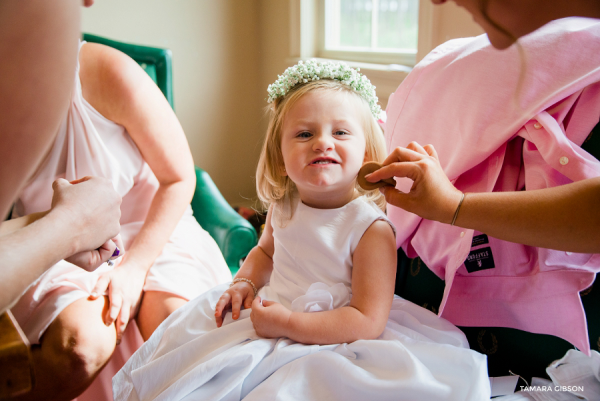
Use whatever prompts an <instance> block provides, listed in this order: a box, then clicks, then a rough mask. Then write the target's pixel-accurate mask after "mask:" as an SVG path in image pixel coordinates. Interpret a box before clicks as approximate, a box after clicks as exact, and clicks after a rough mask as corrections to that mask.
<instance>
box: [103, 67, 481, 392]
mask: <svg viewBox="0 0 600 401" xmlns="http://www.w3.org/2000/svg"><path fill="white" fill-rule="evenodd" d="M269 94H270V99H269V100H270V104H271V108H270V112H271V119H270V124H269V128H268V131H267V138H266V140H265V144H264V147H263V150H262V154H261V157H260V161H259V166H258V170H257V177H258V178H257V189H258V194H259V197H260V198H261V200H263V202H265V203H268V204H269V205H270V207H269V212H268V215H267V221H266V224H265V230H264V232H263V234H262V236H261V239H260V242H259V244H258V246H257V247H255V248H254V249H253V250H252V252H251V253H250V254H249V255H248V258H247V259H246V261H245V262H244V265H243V266H242V268H241V269H240V271H239V272H238V274H237V275H236V277H235V279H234V280H233V282H232V283H231V285H230V286H229V288H227V287H226V286H218V287H216V288H214V289H213V290H211V291H208V292H206V293H205V294H203V295H202V296H200V297H199V298H196V299H195V300H194V301H192V302H190V303H189V304H188V305H187V306H185V307H183V308H181V309H180V310H179V311H177V312H175V313H174V314H173V315H171V317H170V318H168V319H167V320H166V321H165V322H164V324H163V325H161V326H160V327H159V328H158V329H157V330H156V332H155V334H154V335H153V336H152V337H151V338H150V340H149V341H148V342H147V343H146V344H145V345H144V346H143V347H142V348H141V349H140V350H139V351H138V352H137V353H136V354H135V355H134V356H133V357H132V358H131V359H130V360H129V361H128V363H127V364H126V365H125V367H124V368H123V369H122V370H121V371H120V372H119V373H118V374H117V376H115V378H114V379H113V387H114V395H115V399H116V400H151V399H157V400H180V399H186V400H191V399H194V400H240V399H242V398H244V399H246V400H265V399H268V400H273V399H281V400H290V399H298V400H332V399H340V400H341V399H343V400H365V399H382V400H383V399H390V400H461V401H464V400H482V399H486V398H489V396H490V389H489V381H488V378H487V369H486V360H485V357H484V356H483V355H480V354H477V353H475V352H473V351H471V350H469V349H468V344H467V342H466V340H465V338H464V336H463V334H462V333H461V332H460V331H459V330H458V329H457V328H456V327H454V326H452V325H451V324H450V323H448V322H447V321H445V320H443V319H438V318H437V317H436V316H435V315H434V314H433V313H431V312H429V311H427V310H425V309H422V308H420V307H417V306H416V305H414V304H411V303H409V302H407V301H404V300H402V299H401V298H398V297H396V296H394V294H393V292H394V282H395V280H394V278H395V270H396V268H395V264H396V249H395V243H394V229H393V227H392V225H391V223H390V222H389V220H388V219H387V217H386V216H385V214H384V212H383V211H382V209H383V208H384V206H385V204H384V202H383V199H382V196H381V194H380V193H379V191H370V192H366V191H364V190H362V189H360V188H359V187H357V185H356V176H357V173H358V170H359V169H360V167H361V165H362V164H363V162H365V161H372V160H375V161H380V160H381V159H382V158H383V157H384V156H385V146H384V144H383V136H382V133H381V130H380V129H379V126H378V125H377V122H376V117H377V116H378V114H379V112H380V109H379V107H378V106H377V98H376V97H375V93H374V88H373V87H372V85H371V84H370V83H369V82H368V80H367V79H366V78H365V77H364V76H361V75H360V74H358V73H357V72H356V71H355V70H352V69H350V68H349V67H347V66H345V65H343V64H334V63H321V64H319V63H317V62H315V61H309V62H307V63H302V62H300V63H299V64H298V65H297V66H295V67H292V68H289V69H288V70H286V72H285V73H284V75H283V76H280V77H279V79H278V81H277V82H276V83H275V84H274V85H271V86H270V87H269ZM230 308H231V314H229V313H227V311H228V310H229V309H230ZM315 312H319V313H315ZM215 319H216V324H215Z"/></svg>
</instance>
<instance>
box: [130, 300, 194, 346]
mask: <svg viewBox="0 0 600 401" xmlns="http://www.w3.org/2000/svg"><path fill="white" fill-rule="evenodd" d="M186 302H187V300H186V299H185V298H182V297H180V296H177V295H174V294H171V293H168V292H162V291H146V292H144V297H143V298H142V303H141V305H140V311H139V312H138V315H137V325H138V328H139V329H140V334H141V335H142V338H143V339H144V341H147V340H148V339H149V338H150V336H151V335H152V333H154V330H156V328H157V327H158V326H159V325H160V324H161V323H162V322H163V320H165V319H166V318H167V317H169V315H170V314H171V313H173V312H175V310H177V309H179V308H180V307H182V306H183V305H185V303H186Z"/></svg>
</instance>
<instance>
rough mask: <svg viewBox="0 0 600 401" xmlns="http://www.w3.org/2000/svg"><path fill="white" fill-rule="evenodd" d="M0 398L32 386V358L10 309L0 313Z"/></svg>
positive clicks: (29, 389) (23, 391)
mask: <svg viewBox="0 0 600 401" xmlns="http://www.w3.org/2000/svg"><path fill="white" fill-rule="evenodd" d="M0 378H1V380H0V399H5V398H8V397H14V396H16V395H20V394H25V393H27V392H29V391H31V389H32V388H33V384H34V377H33V359H32V356H31V350H30V348H29V341H27V337H25V335H24V334H23V332H22V331H21V328H20V327H19V325H18V323H17V322H16V320H15V318H14V317H13V316H12V314H11V313H10V311H7V312H5V313H3V314H2V315H0Z"/></svg>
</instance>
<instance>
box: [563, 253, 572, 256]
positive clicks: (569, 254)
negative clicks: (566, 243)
mask: <svg viewBox="0 0 600 401" xmlns="http://www.w3.org/2000/svg"><path fill="white" fill-rule="evenodd" d="M565 253H566V254H567V255H568V256H571V255H572V254H573V252H565Z"/></svg>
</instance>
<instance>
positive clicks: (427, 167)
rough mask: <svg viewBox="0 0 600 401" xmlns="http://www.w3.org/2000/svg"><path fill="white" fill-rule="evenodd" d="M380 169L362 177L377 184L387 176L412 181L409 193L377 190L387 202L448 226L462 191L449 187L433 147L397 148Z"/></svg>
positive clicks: (413, 144)
mask: <svg viewBox="0 0 600 401" xmlns="http://www.w3.org/2000/svg"><path fill="white" fill-rule="evenodd" d="M382 165H383V167H382V168H381V169H379V170H377V171H375V172H373V173H371V174H369V175H367V176H366V177H365V178H366V179H367V181H369V182H377V181H380V180H383V179H386V178H391V177H400V178H403V177H407V178H410V179H411V180H413V185H412V187H411V189H410V192H409V193H404V192H400V191H398V190H397V189H396V188H392V187H391V186H386V187H383V188H381V189H380V190H381V192H383V194H384V195H385V199H386V201H387V202H388V203H390V204H392V205H394V206H397V207H400V208H402V209H404V210H406V211H408V212H411V213H415V214H417V215H419V216H421V217H423V218H425V219H429V220H436V221H439V222H442V223H448V224H449V223H450V222H451V221H452V217H453V216H454V212H455V211H456V208H457V207H458V203H459V202H460V199H461V197H462V192H460V191H459V190H458V189H456V188H455V187H454V185H452V183H451V182H450V180H449V179H448V177H447V176H446V173H444V170H443V169H442V166H441V165H440V161H439V158H438V155H437V152H436V151H435V148H434V147H433V145H425V146H424V147H423V146H421V145H419V144H418V143H416V142H411V143H410V144H409V145H408V146H407V147H406V148H402V147H397V148H396V149H394V150H393V151H392V153H391V154H390V155H389V156H388V157H387V158H386V159H385V160H384V162H383V163H382Z"/></svg>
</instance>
